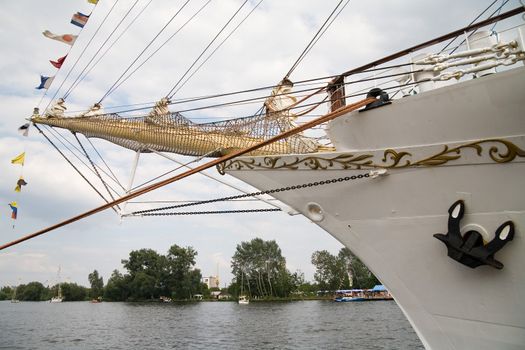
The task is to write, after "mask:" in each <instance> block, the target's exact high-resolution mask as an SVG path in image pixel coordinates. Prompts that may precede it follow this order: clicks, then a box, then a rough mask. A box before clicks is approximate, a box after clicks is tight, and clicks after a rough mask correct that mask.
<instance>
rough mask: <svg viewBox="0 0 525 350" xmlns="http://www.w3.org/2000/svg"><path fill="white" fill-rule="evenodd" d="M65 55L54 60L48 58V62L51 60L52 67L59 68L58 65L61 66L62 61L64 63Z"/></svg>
mask: <svg viewBox="0 0 525 350" xmlns="http://www.w3.org/2000/svg"><path fill="white" fill-rule="evenodd" d="M66 57H67V55H65V56H64V57H60V58H59V59H57V60H56V61H51V60H50V61H49V62H51V64H52V65H53V67H55V68H58V69H60V67H62V63H64V61H65V60H66Z"/></svg>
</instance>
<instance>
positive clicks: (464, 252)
mask: <svg viewBox="0 0 525 350" xmlns="http://www.w3.org/2000/svg"><path fill="white" fill-rule="evenodd" d="M464 214H465V203H464V202H463V201H462V200H458V201H457V202H455V203H454V204H452V206H451V207H450V209H449V210H448V232H447V234H442V233H436V234H435V235H434V237H436V238H437V239H439V240H440V241H442V242H443V243H445V245H446V246H447V250H448V256H449V257H451V258H452V259H454V260H456V261H459V262H460V263H462V264H463V265H466V266H468V267H471V268H476V267H478V266H481V265H490V266H492V267H494V268H496V269H499V270H501V269H502V268H503V264H502V263H501V262H499V261H498V260H496V259H494V254H496V252H497V251H498V250H500V249H501V248H503V247H504V246H505V244H507V242H509V241H512V239H513V238H514V223H512V221H506V222H504V223H503V224H501V226H500V227H498V229H497V230H496V234H495V236H494V238H493V239H492V240H491V241H490V242H489V243H487V244H483V237H482V236H481V234H480V233H479V232H478V231H475V230H470V231H468V232H466V233H465V234H464V235H463V236H462V235H461V233H460V231H459V223H460V221H461V219H462V218H463V215H464Z"/></svg>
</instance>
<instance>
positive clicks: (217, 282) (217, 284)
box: [215, 263, 220, 288]
mask: <svg viewBox="0 0 525 350" xmlns="http://www.w3.org/2000/svg"><path fill="white" fill-rule="evenodd" d="M215 283H216V286H215V287H217V288H219V285H220V283H219V263H217V279H216V281H215Z"/></svg>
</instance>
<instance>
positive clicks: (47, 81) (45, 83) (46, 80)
mask: <svg viewBox="0 0 525 350" xmlns="http://www.w3.org/2000/svg"><path fill="white" fill-rule="evenodd" d="M54 79H55V77H44V76H43V75H41V76H40V85H38V86H37V87H36V88H35V89H38V90H40V89H49V87H50V86H51V84H52V83H53V80H54Z"/></svg>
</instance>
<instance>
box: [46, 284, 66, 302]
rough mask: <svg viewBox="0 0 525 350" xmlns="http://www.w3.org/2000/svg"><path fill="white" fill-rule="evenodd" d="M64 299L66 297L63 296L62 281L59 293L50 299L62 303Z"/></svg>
mask: <svg viewBox="0 0 525 350" xmlns="http://www.w3.org/2000/svg"><path fill="white" fill-rule="evenodd" d="M62 301H64V297H63V296H62V288H61V287H60V283H59V284H58V292H57V295H56V296H54V297H52V298H51V300H50V301H49V302H50V303H61V302H62Z"/></svg>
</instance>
